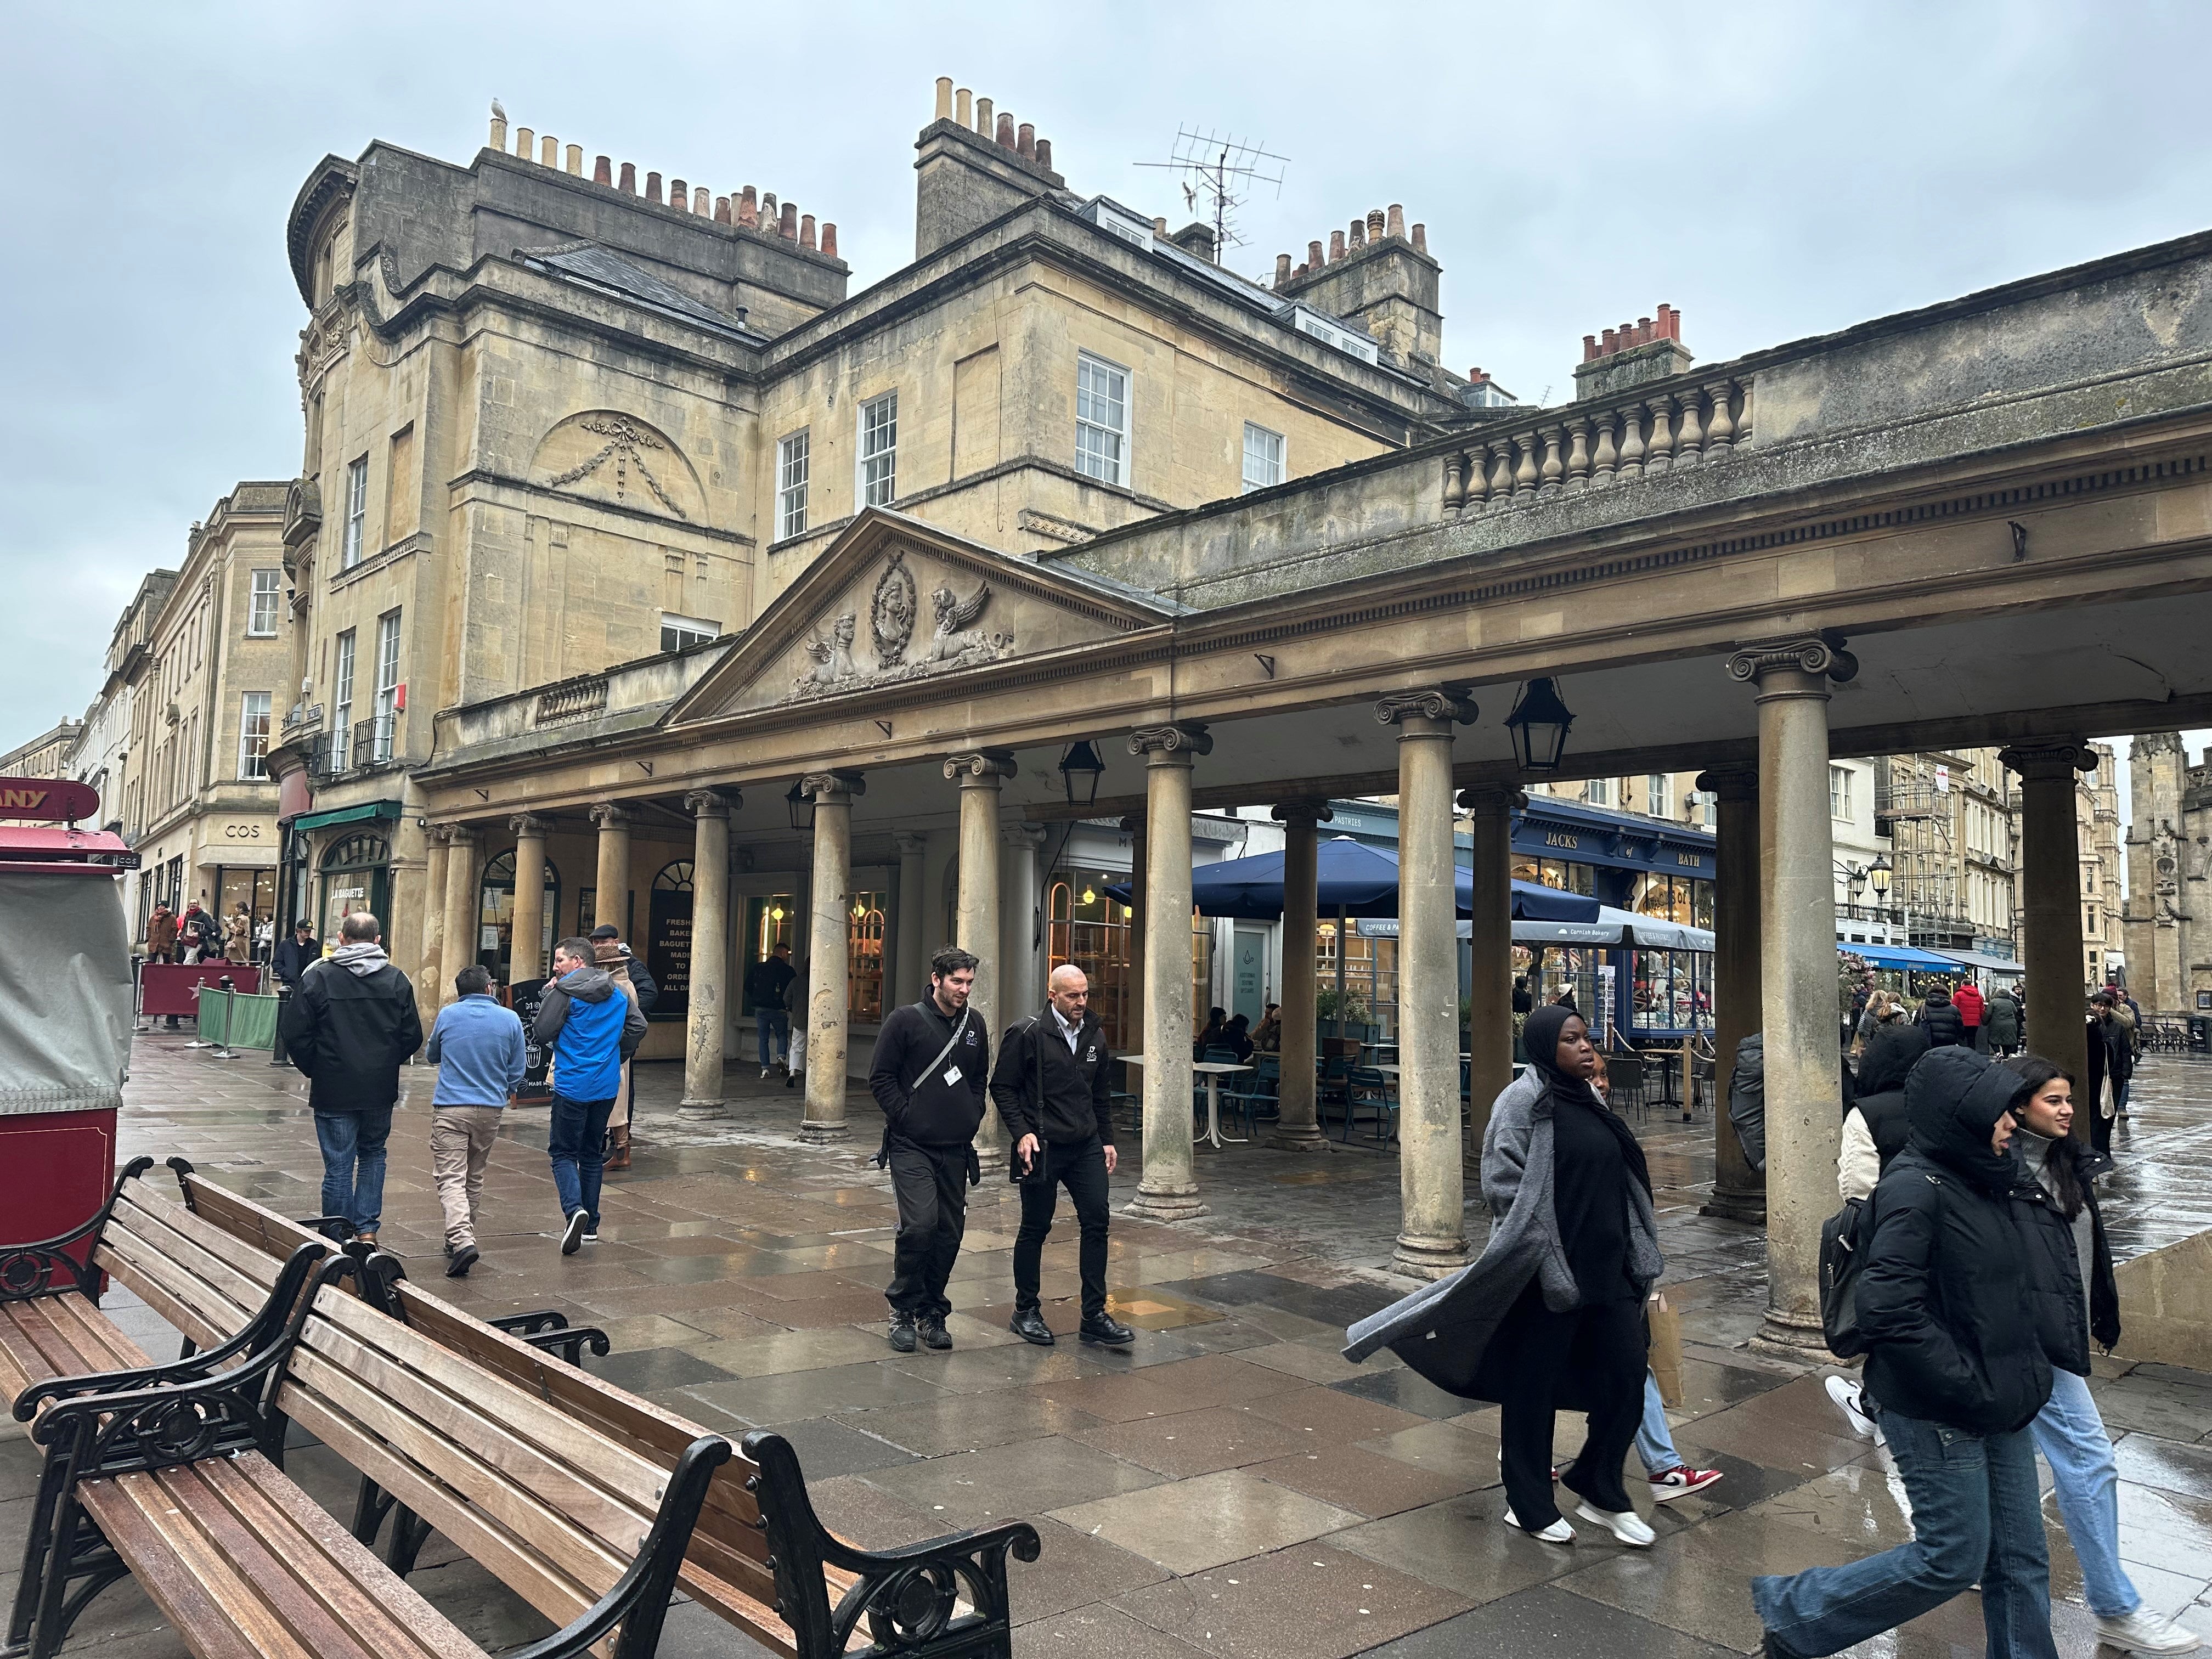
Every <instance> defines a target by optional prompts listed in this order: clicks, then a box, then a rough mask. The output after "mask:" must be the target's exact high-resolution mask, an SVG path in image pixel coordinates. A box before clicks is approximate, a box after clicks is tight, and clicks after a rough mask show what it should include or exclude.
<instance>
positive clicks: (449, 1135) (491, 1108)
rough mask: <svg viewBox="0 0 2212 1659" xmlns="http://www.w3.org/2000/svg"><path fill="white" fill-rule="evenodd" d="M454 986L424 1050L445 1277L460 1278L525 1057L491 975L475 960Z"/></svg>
mask: <svg viewBox="0 0 2212 1659" xmlns="http://www.w3.org/2000/svg"><path fill="white" fill-rule="evenodd" d="M453 989H454V990H455V991H457V992H458V993H459V994H460V1000H459V1001H458V1002H453V1003H449V1004H447V1006H445V1007H443V1008H441V1009H440V1010H439V1011H438V1023H437V1024H435V1025H434V1026H432V1027H431V1028H430V1047H429V1049H428V1053H427V1055H426V1058H428V1060H429V1061H430V1063H431V1064H432V1065H433V1066H436V1067H437V1068H438V1090H437V1092H436V1093H435V1095H433V1096H432V1097H430V1105H431V1108H432V1110H431V1113H430V1170H431V1174H432V1176H434V1177H435V1179H436V1181H437V1183H438V1203H439V1206H441V1208H442V1209H443V1210H444V1211H445V1212H446V1277H447V1278H448V1279H465V1278H467V1277H468V1273H469V1269H470V1268H471V1267H475V1266H476V1264H477V1200H478V1199H479V1198H480V1197H481V1196H482V1195H483V1174H484V1165H485V1164H489V1162H490V1161H491V1147H492V1142H493V1141H495V1140H496V1139H498V1138H499V1123H500V1115H501V1113H502V1112H504V1111H505V1110H506V1109H507V1102H508V1101H510V1100H512V1099H513V1097H514V1091H516V1090H517V1089H518V1088H520V1086H521V1085H522V1075H523V1073H525V1072H526V1071H527V1070H528V1069H529V1057H528V1054H527V1051H526V1045H525V1044H524V1042H523V1040H522V1022H521V1020H520V1019H518V1018H516V1017H515V1014H514V1011H513V1009H511V1008H502V1007H501V1006H499V1003H498V1001H497V1000H495V998H494V997H493V996H492V994H491V975H490V974H489V973H487V972H486V971H485V970H484V969H483V968H482V967H481V966H479V965H478V964H477V963H473V962H472V963H470V964H469V965H468V966H467V967H465V968H464V969H461V971H460V972H459V973H458V974H456V975H453Z"/></svg>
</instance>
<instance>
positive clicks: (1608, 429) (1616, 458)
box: [1590, 415, 1620, 489]
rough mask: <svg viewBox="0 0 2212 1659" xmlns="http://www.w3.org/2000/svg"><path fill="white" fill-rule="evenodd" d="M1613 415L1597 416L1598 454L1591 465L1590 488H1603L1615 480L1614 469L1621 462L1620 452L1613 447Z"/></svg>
mask: <svg viewBox="0 0 2212 1659" xmlns="http://www.w3.org/2000/svg"><path fill="white" fill-rule="evenodd" d="M1591 465H1592V471H1591V473H1590V488H1591V489H1604V488H1605V487H1606V486H1607V484H1609V483H1612V482H1613V468H1614V467H1616V466H1618V465H1620V451H1619V450H1617V449H1615V448H1614V447H1613V416H1611V415H1601V416H1598V417H1597V454H1596V456H1595V458H1594V459H1593V461H1592V463H1591Z"/></svg>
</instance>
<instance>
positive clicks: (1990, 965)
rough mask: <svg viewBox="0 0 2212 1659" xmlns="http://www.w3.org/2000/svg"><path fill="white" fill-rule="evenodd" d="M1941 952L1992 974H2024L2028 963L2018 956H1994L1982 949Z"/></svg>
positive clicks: (1959, 961) (1968, 965) (1952, 958)
mask: <svg viewBox="0 0 2212 1659" xmlns="http://www.w3.org/2000/svg"><path fill="white" fill-rule="evenodd" d="M1940 954H1942V955H1943V956H1947V957H1950V958H1951V960H1952V961H1954V962H1958V963H1965V964H1966V966H1967V967H1969V968H1982V969H1987V970H1988V971H1989V972H1990V973H1992V974H2013V975H2024V974H2026V973H2027V963H2024V962H2022V961H2021V960H2020V959H2019V958H2018V957H1993V956H1990V955H1988V954H1986V953H1985V952H1984V951H1942V952H1941V953H1940Z"/></svg>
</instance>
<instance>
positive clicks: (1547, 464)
mask: <svg viewBox="0 0 2212 1659" xmlns="http://www.w3.org/2000/svg"><path fill="white" fill-rule="evenodd" d="M1566 435H1567V429H1566V428H1565V427H1563V426H1547V427H1546V428H1544V470H1543V472H1542V475H1541V483H1539V484H1538V485H1537V488H1539V489H1544V490H1547V491H1548V490H1553V489H1558V488H1559V483H1560V480H1561V479H1563V478H1564V477H1565V476H1566V471H1567V469H1566V466H1565V464H1564V463H1563V462H1561V460H1560V459H1559V446H1560V444H1562V443H1563V442H1565V440H1566Z"/></svg>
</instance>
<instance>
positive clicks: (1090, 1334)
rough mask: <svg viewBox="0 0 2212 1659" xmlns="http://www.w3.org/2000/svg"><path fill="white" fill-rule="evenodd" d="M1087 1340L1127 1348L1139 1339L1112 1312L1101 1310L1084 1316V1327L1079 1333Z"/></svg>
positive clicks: (1110, 1346)
mask: <svg viewBox="0 0 2212 1659" xmlns="http://www.w3.org/2000/svg"><path fill="white" fill-rule="evenodd" d="M1077 1334H1079V1335H1080V1336H1081V1337H1082V1338H1083V1340H1085V1342H1097V1343H1103V1345H1104V1346H1107V1347H1109V1348H1125V1347H1127V1346H1128V1345H1129V1344H1130V1343H1132V1342H1134V1341H1135V1340H1137V1334H1136V1332H1134V1331H1133V1330H1131V1329H1130V1328H1128V1327H1127V1325H1124V1324H1123V1323H1122V1322H1121V1321H1120V1320H1118V1319H1116V1318H1115V1317H1114V1316H1113V1315H1112V1314H1109V1313H1105V1312H1103V1311H1102V1312H1099V1313H1095V1314H1085V1315H1084V1316H1083V1328H1082V1329H1081V1330H1080V1331H1079V1333H1077Z"/></svg>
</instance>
